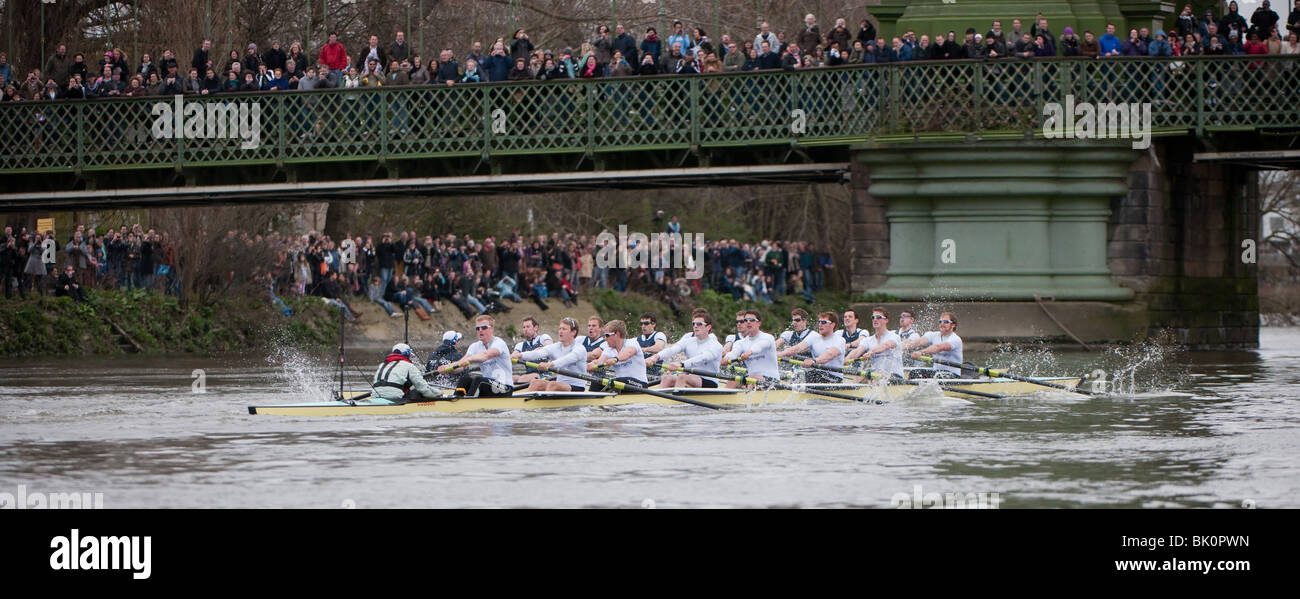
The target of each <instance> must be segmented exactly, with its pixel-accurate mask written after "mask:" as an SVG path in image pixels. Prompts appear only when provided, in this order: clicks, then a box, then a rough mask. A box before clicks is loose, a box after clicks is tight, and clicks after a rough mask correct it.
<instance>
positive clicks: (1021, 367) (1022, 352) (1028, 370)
mask: <svg viewBox="0 0 1300 599" xmlns="http://www.w3.org/2000/svg"><path fill="white" fill-rule="evenodd" d="M985 361H986V362H987V364H978V365H979V366H988V367H990V368H997V369H999V370H1007V371H1009V372H1012V373H1015V374H1017V375H1020V376H1058V375H1060V374H1061V370H1062V366H1061V365H1060V362H1059V361H1058V360H1057V358H1056V353H1055V352H1053V351H1052V348H1051V347H1049V346H1048V345H1047V344H1046V343H1044V342H1043V341H1041V340H1040V341H1038V342H1036V343H1034V344H1032V345H1025V344H1002V345H999V346H998V347H997V348H995V349H994V350H993V355H992V356H990V357H989V358H988V359H987V360H985Z"/></svg>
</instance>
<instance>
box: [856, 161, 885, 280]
mask: <svg viewBox="0 0 1300 599" xmlns="http://www.w3.org/2000/svg"><path fill="white" fill-rule="evenodd" d="M851 175H852V176H851V185H852V189H853V200H852V201H853V224H852V227H851V234H852V235H851V239H850V240H849V243H851V244H852V247H851V248H850V250H849V251H850V256H851V262H852V268H853V276H852V282H851V285H852V288H853V289H855V290H862V289H871V288H873V287H879V286H880V285H883V284H884V283H885V279H886V277H885V271H886V270H888V269H889V221H888V219H887V218H886V217H885V209H886V206H885V200H883V199H881V198H877V197H874V196H872V195H871V194H869V193H867V188H868V187H870V186H871V180H870V177H869V174H868V173H867V168H866V167H865V166H864V165H863V164H862V163H860V162H854V163H853V170H852V173H851Z"/></svg>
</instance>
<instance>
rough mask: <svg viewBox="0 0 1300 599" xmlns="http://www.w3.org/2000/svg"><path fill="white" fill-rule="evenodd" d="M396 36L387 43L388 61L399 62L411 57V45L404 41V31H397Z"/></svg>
mask: <svg viewBox="0 0 1300 599" xmlns="http://www.w3.org/2000/svg"><path fill="white" fill-rule="evenodd" d="M396 38H397V39H394V40H393V42H392V43H390V44H388V63H392V62H394V61H396V62H397V64H401V63H403V62H406V61H408V60H410V59H411V47H410V46H409V45H407V43H406V32H403V31H398V32H397V33H396ZM388 63H386V64H388Z"/></svg>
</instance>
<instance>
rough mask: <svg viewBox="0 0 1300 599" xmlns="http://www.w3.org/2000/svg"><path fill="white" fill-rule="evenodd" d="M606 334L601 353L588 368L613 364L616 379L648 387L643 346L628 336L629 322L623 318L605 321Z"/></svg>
mask: <svg viewBox="0 0 1300 599" xmlns="http://www.w3.org/2000/svg"><path fill="white" fill-rule="evenodd" d="M604 336H605V343H604V344H603V345H601V349H600V355H599V356H597V357H596V359H595V360H592V361H591V362H590V363H588V364H587V370H588V371H595V370H596V369H597V368H600V367H602V366H606V367H608V366H613V367H614V380H616V381H622V382H624V383H632V384H633V385H638V386H641V387H648V386H649V383H647V382H646V378H648V377H646V373H645V356H644V355H643V354H642V353H641V346H640V345H637V343H636V342H635V341H633V340H631V339H628V338H627V324H625V323H624V322H623V321H621V320H611V321H609V322H607V323H605V329H604Z"/></svg>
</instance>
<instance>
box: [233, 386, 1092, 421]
mask: <svg viewBox="0 0 1300 599" xmlns="http://www.w3.org/2000/svg"><path fill="white" fill-rule="evenodd" d="M1042 380H1044V381H1049V382H1053V383H1056V384H1060V385H1065V386H1067V387H1070V388H1074V387H1075V386H1076V385H1078V384H1079V382H1080V379H1079V378H1078V377H1051V378H1043V379H1042ZM803 387H804V388H807V389H820V390H827V391H834V392H836V393H839V394H847V395H853V396H855V397H858V398H861V401H865V402H871V403H884V402H892V401H898V400H901V399H905V398H906V397H907V396H908V394H909V393H912V392H913V391H915V390H916V389H917V388H916V387H913V386H904V385H889V386H885V387H880V386H878V385H804V386H803ZM963 389H966V390H976V391H982V392H986V393H997V394H1001V395H1023V394H1027V393H1032V392H1035V391H1042V390H1043V389H1044V388H1043V387H1040V386H1037V385H1033V384H1032V383H1023V382H1020V381H1013V380H1010V379H982V380H980V379H947V380H945V381H944V394H945V395H948V396H950V397H956V398H963V399H973V397H971V396H968V395H963V394H962V393H961V390H963ZM656 390H657V391H663V392H666V393H671V394H673V395H677V396H680V397H683V398H688V399H693V400H696V401H703V402H708V403H711V404H715V405H722V406H728V407H759V406H764V405H769V404H791V403H805V402H808V401H830V402H847V403H854V402H853V401H852V400H847V399H836V398H833V397H827V396H824V395H815V394H810V393H805V392H802V391H785V390H776V389H774V390H755V391H750V390H745V389H656ZM355 395H359V393H358V394H355ZM355 395H353V396H355ZM634 404H635V405H664V406H681V405H684V404H683V403H681V402H678V401H673V400H671V399H668V398H664V397H657V396H653V395H645V394H637V393H607V392H601V391H584V392H548V391H531V392H522V393H516V394H515V395H512V396H510V397H474V398H452V397H450V396H448V397H445V398H443V399H438V400H433V401H420V402H409V403H403V404H378V403H369V402H356V403H349V402H346V401H329V402H318V403H301V404H283V405H265V406H249V407H248V413H249V414H273V415H278V416H347V415H355V414H380V415H396V414H419V413H426V412H427V413H443V414H459V413H466V412H495V411H506V410H536V409H555V408H577V407H603V406H624V405H634Z"/></svg>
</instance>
